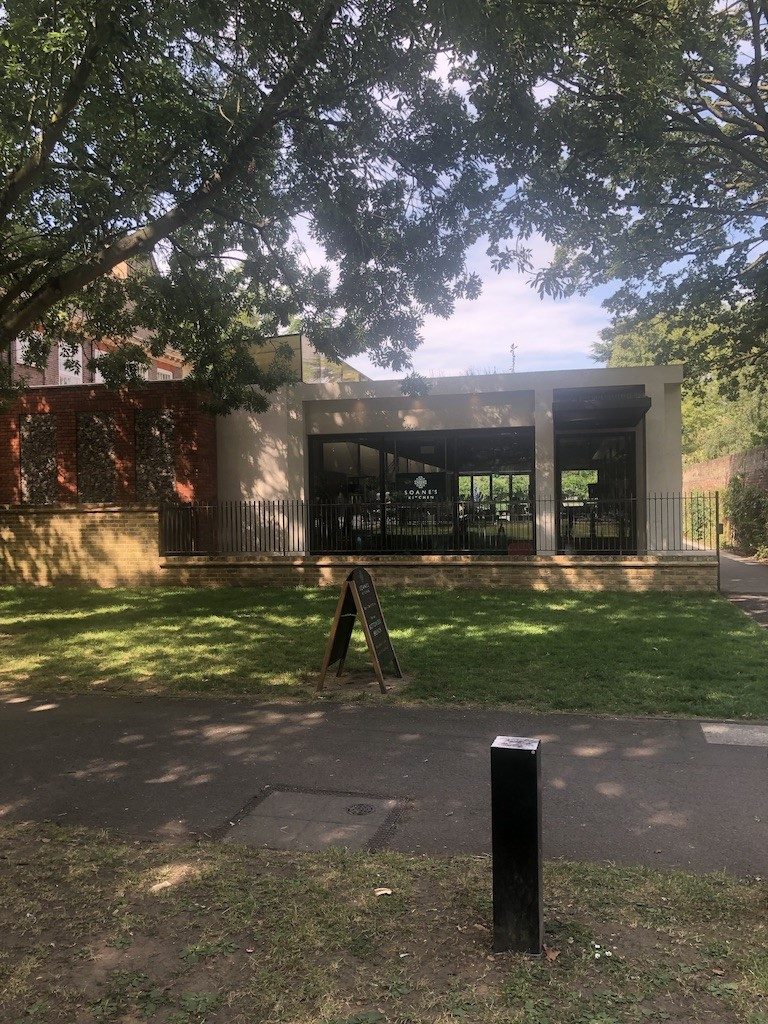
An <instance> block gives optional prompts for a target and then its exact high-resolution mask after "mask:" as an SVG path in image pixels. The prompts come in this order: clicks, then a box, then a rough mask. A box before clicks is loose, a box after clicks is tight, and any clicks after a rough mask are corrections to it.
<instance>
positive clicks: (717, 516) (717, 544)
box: [715, 491, 722, 594]
mask: <svg viewBox="0 0 768 1024" xmlns="http://www.w3.org/2000/svg"><path fill="white" fill-rule="evenodd" d="M721 530H722V523H721V522H720V491H715V551H716V552H717V592H718V594H719V593H720V533H721Z"/></svg>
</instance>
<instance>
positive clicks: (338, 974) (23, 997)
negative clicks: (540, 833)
mask: <svg viewBox="0 0 768 1024" xmlns="http://www.w3.org/2000/svg"><path fill="white" fill-rule="evenodd" d="M489 882H490V878H489V865H488V861H487V860H486V859H484V858H450V859H448V858H445V859H436V858H416V857H406V856H402V855H397V854H391V853H377V854H375V855H374V854H364V853H356V854H351V853H347V852H343V851H339V850H331V851H328V852H327V853H323V854H318V855H308V854H289V853H275V852H270V851H254V850H248V849H245V848H242V847H235V846H229V845H217V844H213V843H200V844H186V845H171V844H147V843H142V844H139V843H136V844H125V843H121V842H117V841H115V840H114V839H111V838H110V837H109V836H107V835H106V834H102V833H98V834H97V833H93V832H87V831H85V830H77V829H68V828H67V829H63V828H57V827H55V826H31V825H30V826H18V827H6V828H3V829H0V928H1V929H2V935H3V943H2V952H0V1019H2V1020H3V1021H4V1022H5V1021H8V1022H17V1021H18V1022H27V1021H39V1022H48V1024H54V1022H57V1024H58V1022H67V1024H71V1022H92V1021H96V1022H98V1021H121V1022H126V1024H128V1022H137V1021H142V1020H151V1021H157V1022H162V1024H204V1022H205V1024H224V1022H227V1024H246V1022H247V1024H256V1022H265V1024H376V1022H379V1024H385V1022H388V1024H421V1022H425V1024H441V1022H448V1021H462V1020H463V1021H471V1022H477V1024H479V1022H483V1024H624V1022H641V1021H653V1022H656V1021H669V1022H674V1024H683V1022H685V1024H688V1022H691V1021H701V1022H710V1024H747V1022H749V1024H764V1022H765V1020H766V1019H768V1018H766V1013H768V924H767V923H766V895H767V894H766V887H765V885H764V884H763V883H760V882H758V881H755V880H751V881H750V880H743V881H740V880H735V879H732V878H728V877H726V876H722V875H716V876H705V877H701V876H691V875H687V874H683V873H680V872H659V871H654V870H650V869H647V870H646V869H640V868H638V869H619V868H615V867H600V866H597V865H588V864H587V865H584V864H570V863H553V864H549V865H548V866H547V871H546V902H547V911H546V914H547V955H546V956H544V957H542V958H530V957H521V956H512V955H498V956H494V955H493V954H492V953H491V951H490V931H489V927H488V922H489V917H490V897H489ZM378 887H386V888H388V889H391V890H392V893H391V895H382V896H376V894H375V890H376V889H377V888H378Z"/></svg>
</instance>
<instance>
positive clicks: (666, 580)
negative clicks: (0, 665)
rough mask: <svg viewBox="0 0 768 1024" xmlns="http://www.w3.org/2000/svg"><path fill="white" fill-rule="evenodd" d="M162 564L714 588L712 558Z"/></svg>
mask: <svg viewBox="0 0 768 1024" xmlns="http://www.w3.org/2000/svg"><path fill="white" fill-rule="evenodd" d="M162 564H163V571H164V578H165V579H166V580H167V582H168V583H172V584H175V585H181V586H207V587H210V586H213V587H216V586H296V585H303V586H320V587H338V586H340V585H341V583H342V582H343V581H344V579H345V577H346V575H347V573H348V572H349V570H350V568H351V567H352V566H353V565H364V566H365V567H366V568H368V569H369V570H370V571H371V572H372V574H373V575H374V577H375V579H376V583H377V584H378V585H379V586H382V587H386V586H413V587H440V588H446V589H450V588H456V587H467V588H475V589H478V588H486V587H493V588H509V589H512V590H595V591H597V590H620V591H634V592H641V591H651V590H665V591H681V590H682V591H714V590H716V589H717V562H716V561H715V560H714V559H698V558H685V559H684V558H678V559H674V558H661V557H656V558H654V557H647V556H646V557H642V556H641V557H636V558H631V559H627V558H615V559H611V558H593V559H574V558H569V557H567V556H563V557H555V558H540V559H536V558H533V559H527V560H522V561H514V560H501V559H495V558H483V557H476V558H473V557H471V556H455V557H450V556H448V557H443V558H441V557H435V556H424V557H422V558H408V557H399V558H398V557H390V558H375V557H373V558H364V557H350V558H347V559H344V558H285V559H266V558H265V559H251V560H244V559H242V558H218V559H214V558H199V559H193V558H186V559H183V558H167V559H163V560H162Z"/></svg>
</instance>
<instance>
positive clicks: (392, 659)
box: [317, 567, 403, 693]
mask: <svg viewBox="0 0 768 1024" xmlns="http://www.w3.org/2000/svg"><path fill="white" fill-rule="evenodd" d="M358 615H359V616H360V624H361V626H362V627H363V633H365V640H366V643H367V644H368V652H369V654H370V655H371V661H372V662H373V670H374V672H375V673H376V678H377V679H378V681H379V688H380V690H381V692H382V693H386V692H387V688H386V686H385V685H384V673H385V671H387V672H388V674H390V675H394V676H396V677H397V678H398V679H401V678H402V675H403V673H402V672H401V671H400V663H399V662H398V660H397V655H396V654H395V649H394V647H393V646H392V641H391V640H390V638H389V631H388V629H387V624H386V622H385V620H384V613H383V611H382V610H381V603H380V602H379V595H378V594H377V593H376V586H375V584H374V582H373V579H372V577H371V574H370V573H369V572H368V571H367V569H363V568H360V567H358V568H356V569H353V570H352V572H350V574H349V575H348V576H347V578H346V580H345V581H344V585H343V586H342V588H341V594H340V595H339V601H338V604H337V605H336V613H335V615H334V617H333V623H332V625H331V633H330V636H329V637H328V645H327V647H326V650H325V657H324V658H323V667H322V670H321V672H320V681H319V682H318V686H317V688H318V690H321V689H322V688H323V683H324V682H325V676H326V673H327V671H328V669H329V668H330V667H331V666H332V665H336V664H337V663H338V669H337V672H336V675H337V676H340V675H341V673H342V671H343V669H344V662H345V661H346V658H347V652H348V651H349V643H350V640H351V639H352V630H353V629H354V626H355V619H356V618H357V616H358Z"/></svg>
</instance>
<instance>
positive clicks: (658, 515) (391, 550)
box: [160, 494, 719, 556]
mask: <svg viewBox="0 0 768 1024" xmlns="http://www.w3.org/2000/svg"><path fill="white" fill-rule="evenodd" d="M718 522H719V506H718V498H717V495H716V494H689V495H682V494H652V495H649V496H648V497H647V498H616V499H600V500H594V499H584V500H565V501H559V500H556V499H555V498H538V499H536V500H535V501H519V500H516V501H482V502H477V501H463V500H454V501H432V502H425V501H390V500H387V501H374V502H358V501H346V502H314V501H303V500H299V499H274V500H255V501H221V502H216V503H212V504H203V503H187V504H183V503H167V504H164V505H163V506H162V507H161V510H160V552H161V554H163V555H256V554H262V555H303V554H355V553H369V554H430V553H432V554H505V555H509V556H514V555H518V556H525V555H532V554H536V553H538V554H555V553H559V554H584V555H589V554H592V555H596V554H616V555H623V554H636V553H649V554H652V553H655V552H659V553H680V554H684V553H691V552H702V553H706V552H711V553H715V552H716V551H717V549H718V547H719V532H718V530H719V527H718Z"/></svg>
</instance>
